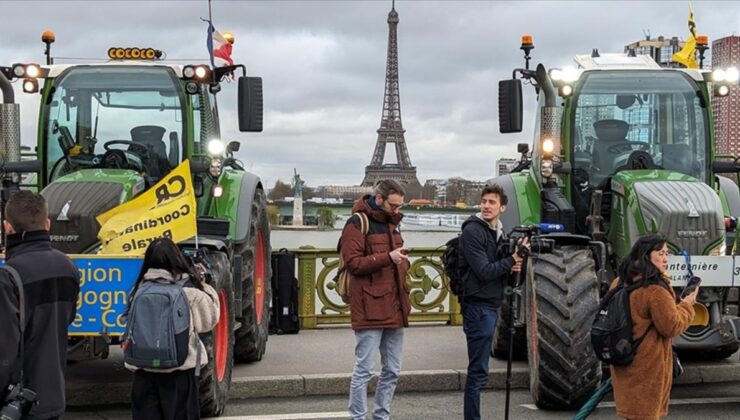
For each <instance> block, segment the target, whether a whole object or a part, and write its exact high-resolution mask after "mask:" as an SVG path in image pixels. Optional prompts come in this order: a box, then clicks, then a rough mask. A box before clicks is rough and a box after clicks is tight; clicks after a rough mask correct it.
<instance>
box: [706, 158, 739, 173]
mask: <svg viewBox="0 0 740 420" xmlns="http://www.w3.org/2000/svg"><path fill="white" fill-rule="evenodd" d="M712 172H714V173H720V174H722V173H725V174H726V173H738V172H740V162H738V161H736V160H735V161H732V162H728V161H726V160H715V161H714V162H712Z"/></svg>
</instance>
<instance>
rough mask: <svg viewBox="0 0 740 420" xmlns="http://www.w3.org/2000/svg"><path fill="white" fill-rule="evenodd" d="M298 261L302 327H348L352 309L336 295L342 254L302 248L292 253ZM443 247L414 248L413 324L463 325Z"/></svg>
mask: <svg viewBox="0 0 740 420" xmlns="http://www.w3.org/2000/svg"><path fill="white" fill-rule="evenodd" d="M291 251H293V252H294V253H295V254H296V258H297V260H298V273H297V274H298V295H299V302H298V313H299V316H300V321H301V328H319V327H321V326H325V325H332V324H349V323H350V308H349V305H347V304H345V303H344V302H343V301H342V299H341V298H340V297H339V294H337V292H336V283H335V282H334V277H335V276H336V272H337V267H338V266H339V254H338V253H337V251H336V250H335V249H318V248H314V247H312V246H302V247H301V248H299V249H293V250H291ZM441 255H442V249H441V248H413V249H411V250H410V252H409V258H410V259H411V269H410V270H409V273H408V277H407V278H406V281H407V282H408V285H409V289H410V292H409V298H410V299H411V315H410V321H411V322H445V323H448V324H454V325H460V324H462V316H461V315H460V305H459V303H458V302H457V298H456V297H455V296H454V295H453V294H451V293H450V292H449V288H448V286H447V283H448V280H447V277H446V276H445V275H444V270H443V269H442V261H441V259H440V256H441Z"/></svg>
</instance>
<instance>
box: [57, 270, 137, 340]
mask: <svg viewBox="0 0 740 420" xmlns="http://www.w3.org/2000/svg"><path fill="white" fill-rule="evenodd" d="M69 257H70V258H72V260H73V261H74V263H75V265H77V269H78V270H79V273H80V296H79V298H78V299H77V315H76V316H75V320H74V322H72V325H70V326H69V335H98V334H103V333H105V334H109V335H121V334H122V333H123V331H124V329H125V326H126V324H125V323H124V319H123V313H124V312H125V311H126V302H127V301H128V295H129V293H130V292H131V288H132V287H133V286H134V282H135V281H136V277H138V275H139V271H141V264H142V263H143V261H144V260H143V259H142V258H126V257H109V256H94V255H70V256H69Z"/></svg>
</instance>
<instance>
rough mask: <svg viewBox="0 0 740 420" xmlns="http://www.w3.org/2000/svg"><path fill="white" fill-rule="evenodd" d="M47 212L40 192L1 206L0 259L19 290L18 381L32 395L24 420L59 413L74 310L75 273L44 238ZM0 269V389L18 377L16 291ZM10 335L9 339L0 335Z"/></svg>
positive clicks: (19, 194) (27, 193)
mask: <svg viewBox="0 0 740 420" xmlns="http://www.w3.org/2000/svg"><path fill="white" fill-rule="evenodd" d="M48 215H49V212H48V208H47V206H46V200H44V197H43V196H41V194H37V193H34V192H31V191H19V192H17V193H15V194H13V196H12V197H11V198H10V200H8V204H7V205H6V206H5V218H6V219H5V220H4V221H3V226H4V228H5V232H6V233H7V235H8V236H7V243H6V249H5V258H6V260H5V263H6V264H7V265H9V266H12V267H13V268H14V269H15V270H16V271H17V272H18V274H19V275H20V278H21V281H22V283H23V290H24V292H25V300H26V302H25V310H26V326H25V333H24V341H23V353H24V354H23V366H22V368H23V378H24V380H23V385H24V387H25V388H29V389H31V390H32V391H34V392H36V393H37V394H38V404H37V405H35V406H34V407H33V408H32V409H31V412H30V415H29V416H28V417H26V418H28V419H55V418H58V417H60V416H61V415H63V414H64V410H65V393H64V373H65V370H66V364H67V327H68V326H69V324H71V323H72V321H73V320H74V317H75V313H76V302H77V295H78V294H79V290H80V286H79V277H78V271H77V268H76V267H75V265H74V264H73V263H72V261H71V260H70V259H69V258H68V257H67V256H66V255H64V254H63V253H61V252H59V251H57V250H55V249H52V248H51V244H50V242H49V228H50V227H51V221H50V220H49V216H48ZM9 276H10V275H9V273H8V272H6V271H5V270H0V325H1V326H2V327H0V329H1V330H2V333H1V336H2V340H0V387H2V388H1V389H2V391H0V392H2V394H3V395H0V396H3V397H4V394H5V390H6V389H7V387H8V385H14V384H16V383H17V382H18V380H19V374H20V369H21V366H20V363H19V362H20V360H19V355H18V348H19V347H18V346H19V341H18V336H19V331H18V313H19V306H18V304H19V301H18V294H17V290H16V288H15V286H14V283H13V281H12V279H11V278H9ZM6 337H10V338H12V340H11V339H6Z"/></svg>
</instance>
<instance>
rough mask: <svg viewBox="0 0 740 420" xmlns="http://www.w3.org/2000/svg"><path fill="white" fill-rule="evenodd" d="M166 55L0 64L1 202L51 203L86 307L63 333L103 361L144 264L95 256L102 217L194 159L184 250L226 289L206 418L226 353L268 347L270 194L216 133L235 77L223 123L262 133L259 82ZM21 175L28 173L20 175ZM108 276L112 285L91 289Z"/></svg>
mask: <svg viewBox="0 0 740 420" xmlns="http://www.w3.org/2000/svg"><path fill="white" fill-rule="evenodd" d="M46 35H47V34H45V36H46ZM47 45H48V44H47ZM162 56H163V54H162V52H161V51H158V50H154V49H151V48H111V49H110V50H109V51H108V58H109V60H108V61H105V62H97V63H85V64H47V65H46V66H39V65H35V64H14V65H12V66H10V67H0V88H2V92H3V97H4V102H5V103H4V104H2V105H1V106H0V129H1V131H0V135H1V136H2V138H0V146H2V147H1V149H2V150H0V153H1V154H2V155H3V157H4V162H3V187H4V192H5V194H4V195H3V198H4V199H7V197H8V196H9V193H10V191H12V189H13V188H17V187H19V186H20V187H26V188H34V189H37V190H38V191H41V193H42V194H43V195H44V196H45V198H46V199H47V201H48V205H49V213H50V218H51V220H52V228H51V241H52V246H54V247H55V248H57V249H59V250H61V251H63V252H65V253H67V254H71V256H72V258H73V259H75V260H76V261H77V263H78V267H80V273H81V295H80V300H79V302H78V315H79V314H84V316H80V317H79V322H77V321H76V322H75V323H73V326H72V327H71V328H70V334H69V339H68V344H69V347H68V352H69V357H70V359H77V360H81V359H94V358H105V357H107V356H108V354H109V346H110V345H115V344H119V336H120V334H121V333H122V332H123V323H122V322H121V320H120V315H121V313H122V311H123V310H124V308H125V296H126V294H127V293H128V292H129V291H130V288H131V285H132V282H133V280H134V279H135V277H136V275H137V274H138V267H140V266H141V259H140V258H133V259H132V258H128V259H125V258H118V259H116V258H113V257H111V259H109V260H106V259H105V258H104V256H101V257H99V258H98V259H95V258H92V257H94V256H95V255H96V254H98V252H99V250H100V249H101V243H100V241H99V239H98V231H99V230H100V225H99V224H98V222H97V220H96V216H98V215H99V214H101V213H103V212H105V211H107V210H109V209H111V208H114V207H116V206H118V205H120V204H122V203H124V202H126V201H128V200H131V199H133V198H135V197H136V196H138V195H139V194H140V193H142V192H143V191H146V190H148V189H149V188H151V187H152V186H154V185H155V184H156V183H157V182H158V181H159V180H161V179H163V177H165V176H166V175H167V174H168V173H169V172H170V171H171V170H172V169H174V168H175V167H177V166H178V165H179V164H180V163H181V162H182V161H184V160H185V159H189V161H190V167H191V173H192V184H193V189H194V190H195V195H196V197H197V198H196V203H197V231H198V234H197V235H196V236H195V237H193V238H192V239H191V240H188V241H185V242H182V243H180V246H181V247H182V249H183V251H184V252H186V253H189V254H191V255H195V254H198V255H200V256H202V257H203V258H204V260H205V261H204V262H205V266H207V268H208V272H209V276H210V278H211V279H212V284H213V285H214V287H215V288H216V290H217V291H218V293H219V297H220V303H221V314H220V319H219V322H218V325H217V327H216V328H215V329H214V330H213V331H212V332H211V333H208V334H205V335H203V336H202V339H203V341H204V343H205V344H206V347H207V348H208V353H209V354H208V357H209V363H208V365H207V368H205V369H204V370H203V371H202V372H201V379H200V382H201V405H202V413H203V414H204V415H208V416H210V415H218V414H220V413H221V412H223V410H224V408H225V405H226V401H227V398H228V391H229V387H230V383H231V369H232V365H233V362H234V360H237V361H257V360H260V359H261V358H262V355H263V354H264V352H265V346H266V342H267V338H268V327H269V322H270V302H271V293H272V291H271V286H270V278H271V265H270V254H271V248H270V226H269V222H268V217H267V205H266V196H265V189H264V187H263V184H262V182H261V181H260V178H259V177H258V176H256V175H254V174H252V173H250V172H247V171H246V170H245V169H244V167H243V165H242V164H241V163H240V162H239V160H237V159H236V158H235V157H234V152H236V151H237V150H239V142H236V141H233V142H230V143H228V144H227V145H225V144H224V143H222V142H221V140H220V139H221V136H220V122H219V121H220V120H219V112H218V107H217V103H216V94H217V93H218V92H219V91H220V90H221V89H222V86H223V87H225V86H226V85H227V81H228V82H229V83H231V84H232V85H234V84H235V85H237V88H238V114H237V115H234V116H231V118H229V119H228V120H229V121H230V122H231V121H232V120H235V121H236V122H238V124H239V129H240V131H243V132H245V131H246V132H250V131H252V132H260V131H262V79H261V78H256V77H246V75H245V73H246V69H245V67H244V66H243V65H235V66H229V67H218V68H211V67H210V66H208V65H204V64H200V63H193V64H188V65H179V64H171V63H167V62H165V61H164V60H161V59H160V57H162ZM51 61H52V60H51V59H49V58H47V63H48V62H51ZM239 71H241V73H242V76H235V73H238V72H239ZM13 79H16V80H20V81H21V82H22V83H21V84H22V87H23V90H24V92H26V93H37V92H38V93H40V95H41V101H40V109H39V114H38V142H37V145H36V147H35V149H34V151H35V152H34V153H33V155H32V156H23V158H24V159H22V156H21V149H20V129H19V121H20V119H19V107H18V105H17V104H15V103H13V102H14V101H13V99H14V97H13V89H12V87H11V86H10V84H9V83H8V80H13ZM233 82H236V83H233ZM29 173H30V174H34V175H35V176H31V177H28V178H26V180H25V181H23V180H22V179H21V178H20V176H19V175H20V174H29ZM19 184H21V185H19ZM0 204H2V203H0ZM144 227H146V226H144ZM88 257H90V258H88ZM85 258H87V259H85ZM83 260H84V261H86V262H85V264H88V266H83V265H82V264H81V263H80V261H83ZM106 261H107V262H106ZM132 261H133V263H132ZM103 263H107V264H108V268H107V269H106V270H108V272H111V273H118V274H119V277H118V278H117V281H112V280H111V281H106V280H101V279H104V278H105V272H106V271H99V270H102V268H96V266H94V264H98V265H100V264H103ZM137 263H138V265H137ZM132 264H133V265H132ZM111 266H112V268H111ZM98 273H100V274H99V277H98ZM120 273H123V274H122V275H121V274H120ZM96 283H97V284H96ZM102 283H106V285H105V287H107V289H105V290H98V289H93V288H94V287H98V288H100V287H102V286H101V284H102Z"/></svg>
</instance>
